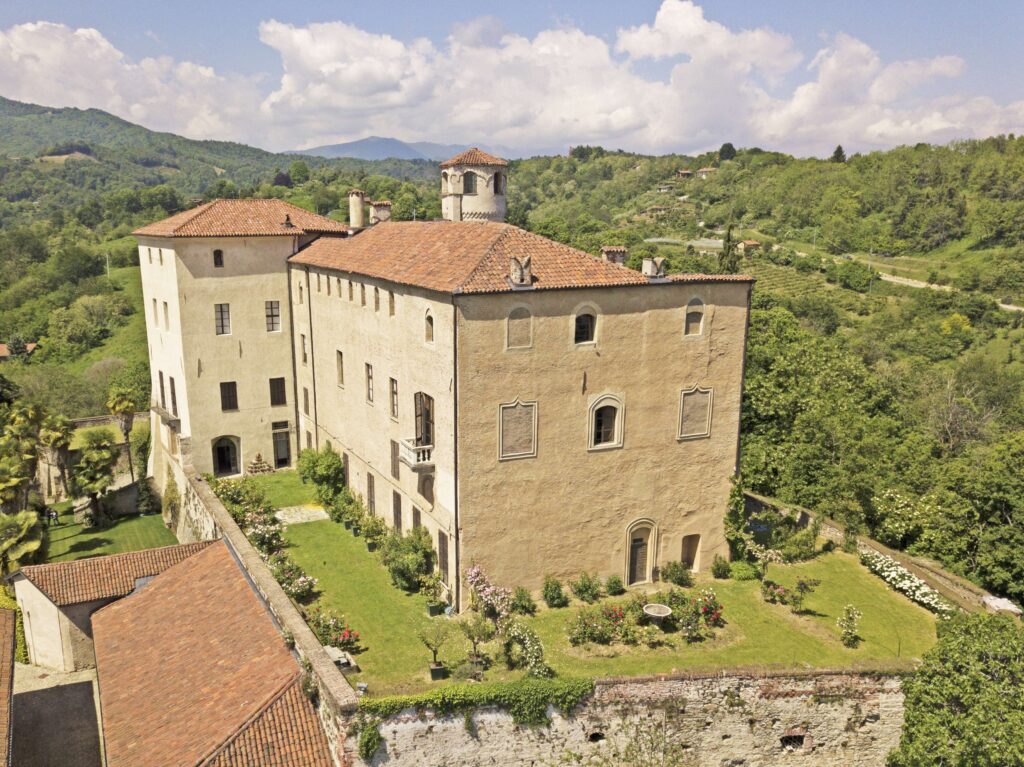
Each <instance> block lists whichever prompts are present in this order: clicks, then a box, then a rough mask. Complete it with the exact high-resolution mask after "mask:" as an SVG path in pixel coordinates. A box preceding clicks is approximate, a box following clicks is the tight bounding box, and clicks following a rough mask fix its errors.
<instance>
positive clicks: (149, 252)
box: [146, 248, 153, 263]
mask: <svg viewBox="0 0 1024 767" xmlns="http://www.w3.org/2000/svg"><path fill="white" fill-rule="evenodd" d="M146 253H147V254H148V255H149V263H153V249H152V248H146Z"/></svg>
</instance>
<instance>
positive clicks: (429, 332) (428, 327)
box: [423, 312, 434, 344]
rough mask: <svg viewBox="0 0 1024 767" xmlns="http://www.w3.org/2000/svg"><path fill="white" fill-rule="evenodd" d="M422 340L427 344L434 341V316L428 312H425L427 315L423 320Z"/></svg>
mask: <svg viewBox="0 0 1024 767" xmlns="http://www.w3.org/2000/svg"><path fill="white" fill-rule="evenodd" d="M423 340H425V341H426V342H427V343H428V344H432V343H434V316H433V315H432V314H431V313H430V312H427V317H426V320H425V322H424V328H423Z"/></svg>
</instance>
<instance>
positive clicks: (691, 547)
mask: <svg viewBox="0 0 1024 767" xmlns="http://www.w3.org/2000/svg"><path fill="white" fill-rule="evenodd" d="M680 561H681V562H682V563H683V564H684V565H686V566H687V567H688V568H689V569H691V570H699V569H700V535H698V534H694V535H686V536H683V554H682V558H681V560H680Z"/></svg>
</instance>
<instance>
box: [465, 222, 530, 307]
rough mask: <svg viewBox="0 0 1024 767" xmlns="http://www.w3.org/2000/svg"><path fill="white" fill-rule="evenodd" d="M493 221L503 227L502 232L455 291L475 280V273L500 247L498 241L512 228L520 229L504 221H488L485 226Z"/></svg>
mask: <svg viewBox="0 0 1024 767" xmlns="http://www.w3.org/2000/svg"><path fill="white" fill-rule="evenodd" d="M492 223H495V224H498V225H499V226H500V227H501V228H502V229H501V233H500V234H499V235H498V236H497V237H495V238H494V241H493V242H492V243H491V244H490V245H489V246H488V247H487V250H485V251H484V253H483V255H482V256H480V260H479V261H477V262H476V266H474V267H473V268H472V269H470V270H469V274H467V275H466V276H465V277H464V278H463V279H462V280H461V281H460V282H459V284H458V285H457V286H456V287H455V291H454V292H459V291H461V290H462V288H463V287H464V286H466V285H468V284H469V283H470V282H471V281H472V280H473V275H475V274H476V273H477V272H478V271H480V270H481V269H483V268H484V264H486V263H487V260H488V259H489V258H490V257H491V254H492V253H493V252H494V249H495V248H497V247H498V243H500V242H501V241H502V240H503V239H504V238H505V237H507V236H508V233H509V231H510V230H511V229H518V227H517V226H515V225H513V224H509V223H506V222H504V221H493V222H492V221H488V222H486V223H485V224H484V226H488V225H490V224H492Z"/></svg>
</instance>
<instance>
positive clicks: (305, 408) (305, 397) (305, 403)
mask: <svg viewBox="0 0 1024 767" xmlns="http://www.w3.org/2000/svg"><path fill="white" fill-rule="evenodd" d="M302 412H303V413H305V414H306V415H309V389H307V388H306V387H305V386H303V387H302Z"/></svg>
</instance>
